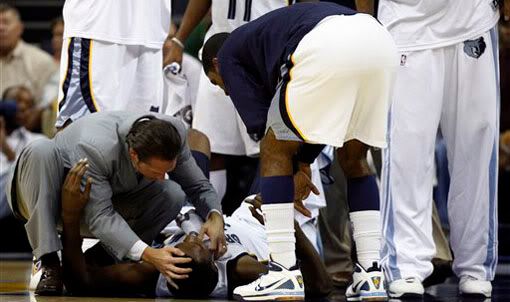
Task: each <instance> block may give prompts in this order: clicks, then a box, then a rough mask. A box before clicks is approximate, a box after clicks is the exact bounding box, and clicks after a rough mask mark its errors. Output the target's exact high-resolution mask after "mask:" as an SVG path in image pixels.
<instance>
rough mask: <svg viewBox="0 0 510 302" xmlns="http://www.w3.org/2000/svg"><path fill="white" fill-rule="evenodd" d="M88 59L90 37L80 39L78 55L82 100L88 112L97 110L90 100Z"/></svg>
mask: <svg viewBox="0 0 510 302" xmlns="http://www.w3.org/2000/svg"><path fill="white" fill-rule="evenodd" d="M89 60H90V39H85V38H82V39H81V56H80V90H81V95H82V97H83V101H84V102H85V104H86V105H87V108H88V109H89V111H90V112H97V108H96V106H95V105H94V102H93V100H92V87H90V82H89V72H90V70H89V63H90V62H89Z"/></svg>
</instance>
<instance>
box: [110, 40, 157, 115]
mask: <svg viewBox="0 0 510 302" xmlns="http://www.w3.org/2000/svg"><path fill="white" fill-rule="evenodd" d="M125 47H126V57H125V59H124V60H125V62H124V65H123V66H122V68H123V69H122V70H123V74H120V77H121V78H120V79H121V81H122V82H121V87H122V89H123V90H125V91H126V95H125V97H124V98H123V99H117V104H116V108H115V110H126V111H134V112H160V113H161V112H162V107H163V72H162V66H163V50H162V49H154V48H149V47H145V46H141V45H126V46H125Z"/></svg>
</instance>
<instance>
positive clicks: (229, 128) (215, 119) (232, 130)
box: [193, 71, 259, 156]
mask: <svg viewBox="0 0 510 302" xmlns="http://www.w3.org/2000/svg"><path fill="white" fill-rule="evenodd" d="M193 128H194V129H197V130H199V131H201V132H203V133H205V134H206V135H207V137H208V138H209V141H210V143H211V152H213V153H219V154H227V155H248V156H252V155H256V154H258V153H259V144H258V142H256V141H255V140H253V139H252V138H251V137H250V136H249V135H248V132H247V130H246V126H245V125H244V123H243V121H242V120H241V117H240V116H239V114H238V113H237V111H236V109H235V107H234V104H233V103H232V100H231V99H230V97H228V96H227V95H225V92H223V90H221V89H220V88H219V87H217V86H214V85H213V84H211V81H210V80H209V79H208V78H207V76H206V75H205V73H204V72H203V71H202V72H201V73H200V82H199V85H198V92H197V101H196V104H195V106H194V108H193Z"/></svg>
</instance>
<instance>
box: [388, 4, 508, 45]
mask: <svg viewBox="0 0 510 302" xmlns="http://www.w3.org/2000/svg"><path fill="white" fill-rule="evenodd" d="M495 3H497V1H494V0H381V1H380V2H379V13H378V18H379V20H380V21H381V23H383V24H384V25H385V26H386V27H387V29H388V30H389V31H390V33H391V34H392V36H393V38H394V39H395V43H396V44H397V47H398V48H399V50H403V51H411V50H421V49H430V48H437V47H445V46H448V45H453V44H456V43H459V42H462V41H465V40H468V39H472V38H475V37H477V36H480V35H482V34H483V33H485V32H486V31H488V30H489V29H491V28H492V27H494V26H495V25H496V23H497V21H498V19H499V11H498V9H497V5H496V4H495Z"/></svg>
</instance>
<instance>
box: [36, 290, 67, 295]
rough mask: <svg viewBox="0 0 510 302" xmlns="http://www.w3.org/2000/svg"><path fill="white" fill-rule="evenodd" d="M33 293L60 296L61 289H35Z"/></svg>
mask: <svg viewBox="0 0 510 302" xmlns="http://www.w3.org/2000/svg"><path fill="white" fill-rule="evenodd" d="M34 294H36V295H38V296H62V291H58V290H50V289H40V290H36V291H35V292H34Z"/></svg>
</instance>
